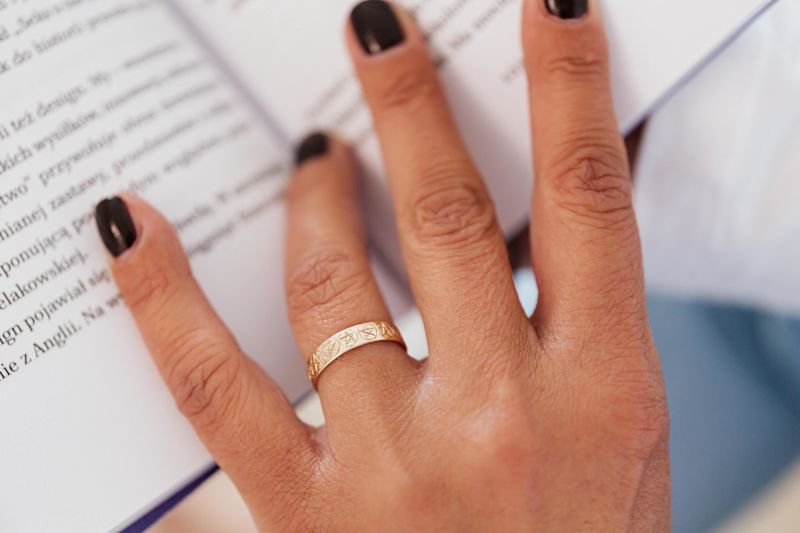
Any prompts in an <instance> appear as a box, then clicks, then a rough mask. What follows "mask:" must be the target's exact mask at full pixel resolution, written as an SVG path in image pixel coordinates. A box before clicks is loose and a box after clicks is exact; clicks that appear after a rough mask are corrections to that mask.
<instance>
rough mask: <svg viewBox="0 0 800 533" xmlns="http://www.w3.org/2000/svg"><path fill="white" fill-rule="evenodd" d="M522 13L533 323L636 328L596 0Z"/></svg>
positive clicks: (615, 131) (627, 193)
mask: <svg viewBox="0 0 800 533" xmlns="http://www.w3.org/2000/svg"><path fill="white" fill-rule="evenodd" d="M551 11H552V12H551ZM523 17H524V29H523V32H524V45H525V57H526V66H527V69H528V75H529V78H530V106H531V123H532V130H533V138H534V146H533V151H534V161H535V166H536V186H535V192H534V196H533V208H532V222H531V228H532V252H533V263H534V269H535V271H536V277H537V281H538V282H539V285H540V301H539V307H538V308H537V312H536V315H535V317H534V319H535V321H536V323H537V324H538V325H539V326H540V327H541V328H547V327H550V326H551V325H553V324H556V323H557V324H562V325H564V326H565V327H568V328H570V329H571V330H573V331H578V330H583V331H592V330H591V329H585V328H586V327H588V328H601V329H604V330H606V331H609V330H608V326H609V324H610V323H611V322H614V323H618V322H619V321H620V320H627V319H631V320H630V322H631V323H641V320H640V319H641V316H642V313H643V312H644V297H643V287H642V286H643V275H642V267H641V252H640V245H639V237H638V231H637V227H636V220H635V217H634V212H633V205H632V199H631V180H630V170H629V168H628V161H627V157H626V153H625V147H624V143H623V140H622V136H621V135H620V133H619V128H618V125H617V120H616V116H615V113H614V106H613V102H612V96H611V88H610V74H609V59H608V50H607V46H606V41H605V36H604V32H603V27H602V21H601V19H600V14H599V10H598V5H597V2H595V1H594V0H590V1H589V2H588V3H587V1H586V0H526V2H525V7H524V14H523ZM577 326H580V327H577Z"/></svg>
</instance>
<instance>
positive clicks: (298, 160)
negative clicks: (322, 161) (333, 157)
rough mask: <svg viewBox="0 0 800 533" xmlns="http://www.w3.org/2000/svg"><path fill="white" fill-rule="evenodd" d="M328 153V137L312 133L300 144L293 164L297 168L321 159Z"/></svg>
mask: <svg viewBox="0 0 800 533" xmlns="http://www.w3.org/2000/svg"><path fill="white" fill-rule="evenodd" d="M327 153H328V136H327V135H325V134H324V133H312V134H311V135H309V136H308V137H306V138H305V140H303V142H301V143H300V145H299V146H298V147H297V152H296V153H295V156H294V164H295V165H297V166H298V167H299V166H300V165H302V164H303V163H305V162H306V161H310V160H311V159H316V158H318V157H322V156H324V155H325V154H327Z"/></svg>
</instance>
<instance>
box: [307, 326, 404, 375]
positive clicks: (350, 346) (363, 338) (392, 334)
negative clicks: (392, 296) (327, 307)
mask: <svg viewBox="0 0 800 533" xmlns="http://www.w3.org/2000/svg"><path fill="white" fill-rule="evenodd" d="M376 342H396V343H397V344H399V345H400V346H402V347H403V349H405V348H406V343H405V341H403V337H402V336H401V335H400V332H399V331H398V330H397V326H395V325H394V324H390V323H389V322H384V321H378V322H364V323H363V324H357V325H355V326H351V327H349V328H347V329H343V330H342V331H340V332H339V333H336V334H335V335H331V336H330V337H328V339H327V340H325V342H323V343H322V344H320V345H319V348H317V349H316V350H314V353H312V354H311V357H310V358H309V359H308V367H307V371H308V377H309V378H311V383H312V384H313V385H314V388H317V382H318V381H319V377H320V375H322V373H323V372H324V371H325V369H326V368H328V367H329V366H330V364H331V363H333V362H334V361H336V360H337V359H339V358H340V357H341V356H343V355H344V354H346V353H348V352H352V351H353V350H355V349H356V348H360V347H362V346H366V345H367V344H374V343H376Z"/></svg>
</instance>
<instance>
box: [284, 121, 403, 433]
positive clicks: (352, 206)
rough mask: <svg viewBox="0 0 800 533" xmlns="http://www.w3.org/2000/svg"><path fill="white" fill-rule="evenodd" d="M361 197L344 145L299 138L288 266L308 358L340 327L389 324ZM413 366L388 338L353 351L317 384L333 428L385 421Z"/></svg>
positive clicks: (291, 301) (297, 332) (297, 330)
mask: <svg viewBox="0 0 800 533" xmlns="http://www.w3.org/2000/svg"><path fill="white" fill-rule="evenodd" d="M357 197H358V194H357V190H356V180H355V171H354V168H353V159H352V157H351V154H350V152H349V150H348V148H347V147H346V146H344V145H343V144H342V143H340V142H339V141H337V140H335V139H333V138H331V137H329V136H326V135H324V134H314V135H311V136H310V137H308V138H307V139H306V140H305V141H304V142H303V143H301V145H300V148H299V149H298V153H297V170H296V172H295V175H294V178H293V180H292V184H291V186H290V188H289V194H288V228H287V239H286V269H285V271H286V291H287V292H286V296H287V304H288V309H289V319H290V321H291V324H292V329H293V331H294V336H295V339H296V341H297V343H298V346H299V347H300V350H301V352H302V353H303V354H304V356H305V357H306V362H308V358H309V357H310V356H311V354H312V352H314V350H316V349H317V348H318V347H319V346H320V344H321V343H323V342H324V341H325V340H326V339H328V338H329V337H330V336H332V335H334V334H336V333H338V332H340V331H342V330H345V329H347V328H350V327H352V326H355V325H357V324H361V323H365V322H376V321H386V322H390V321H391V317H390V316H389V311H388V309H387V307H386V304H385V303H384V301H383V298H382V297H381V294H380V291H379V289H378V285H377V283H376V281H375V277H374V275H373V273H372V270H371V268H370V264H369V258H368V257H369V256H368V254H367V250H366V246H365V244H364V238H363V230H362V226H361V220H360V218H359V212H358V205H357ZM415 368H417V363H416V362H415V361H414V360H413V359H411V358H410V357H408V355H407V354H406V352H405V350H404V349H403V348H402V347H401V346H400V345H399V344H396V343H391V342H381V343H375V344H370V345H367V346H363V347H360V348H356V349H355V350H353V351H352V353H347V354H345V355H343V356H341V357H340V358H339V359H337V360H336V361H334V362H333V363H331V364H330V366H329V367H328V368H326V369H325V370H324V371H323V373H322V375H321V376H320V379H319V382H318V384H317V387H318V391H319V394H320V397H321V399H322V405H323V408H324V410H325V414H326V419H327V420H328V426H329V429H330V431H331V432H335V431H336V424H338V423H341V424H342V425H343V426H344V429H345V431H347V432H349V433H352V432H353V427H352V426H353V425H352V423H351V422H350V421H347V419H348V418H352V417H353V416H359V415H376V414H380V418H385V417H386V415H387V413H390V412H391V409H392V405H393V404H397V403H398V402H397V399H398V397H399V393H402V391H404V390H408V387H409V386H410V384H411V381H412V380H413V379H414V377H415V376H416V372H415ZM342 420H345V421H344V422H342Z"/></svg>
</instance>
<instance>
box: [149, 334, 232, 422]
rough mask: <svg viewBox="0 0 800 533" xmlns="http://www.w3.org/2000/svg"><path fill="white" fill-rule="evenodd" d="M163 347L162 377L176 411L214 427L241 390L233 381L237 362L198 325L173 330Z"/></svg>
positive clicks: (224, 347) (227, 411) (225, 348)
mask: <svg viewBox="0 0 800 533" xmlns="http://www.w3.org/2000/svg"><path fill="white" fill-rule="evenodd" d="M171 338H172V340H171V341H170V342H169V343H168V345H167V346H165V347H164V350H165V352H166V353H167V359H166V361H167V363H166V365H167V371H166V379H167V383H168V384H169V386H170V389H171V390H172V391H173V395H174V397H175V404H176V406H177V407H178V410H179V411H180V412H181V413H182V414H183V415H184V416H186V417H187V418H189V419H190V420H193V421H194V422H195V423H196V424H197V423H199V424H202V425H204V426H207V427H214V425H215V424H217V423H218V422H219V421H220V420H221V419H223V418H224V417H225V416H227V415H228V414H229V409H230V408H231V406H232V405H234V404H235V403H236V400H237V398H236V397H235V396H236V395H237V394H239V393H240V392H241V391H238V390H236V388H235V387H234V384H235V383H236V381H237V380H236V378H237V375H238V373H239V370H240V369H239V364H240V361H239V359H238V358H237V357H236V354H231V353H228V352H227V347H226V346H224V345H222V344H221V343H220V342H219V341H218V340H216V339H215V338H214V336H213V334H211V333H210V332H209V331H207V330H206V329H204V328H202V327H198V328H197V329H193V330H189V331H183V332H177V333H175V334H173V335H172V336H171Z"/></svg>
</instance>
